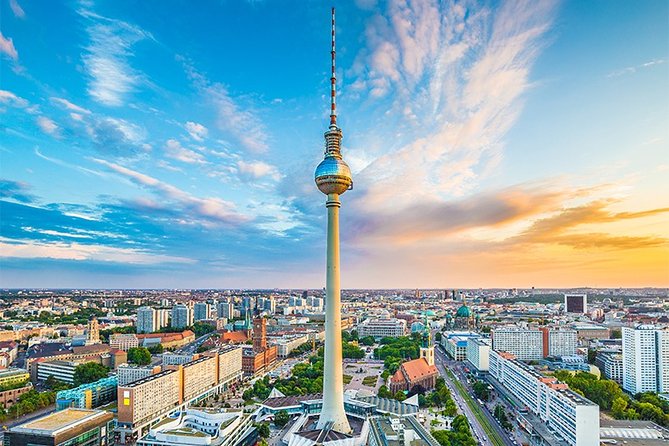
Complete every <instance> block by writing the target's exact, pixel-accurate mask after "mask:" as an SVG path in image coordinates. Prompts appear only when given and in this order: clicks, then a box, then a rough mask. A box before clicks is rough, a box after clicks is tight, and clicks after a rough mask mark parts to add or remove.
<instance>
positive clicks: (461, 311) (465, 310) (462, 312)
mask: <svg viewBox="0 0 669 446" xmlns="http://www.w3.org/2000/svg"><path fill="white" fill-rule="evenodd" d="M471 315H472V311H471V310H470V309H469V307H468V306H467V305H463V306H461V307H460V308H458V312H457V313H455V316H456V317H470V316H471Z"/></svg>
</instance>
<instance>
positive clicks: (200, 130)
mask: <svg viewBox="0 0 669 446" xmlns="http://www.w3.org/2000/svg"><path fill="white" fill-rule="evenodd" d="M186 131H187V132H188V134H189V135H190V137H191V138H193V139H194V140H195V141H200V142H201V141H203V140H204V138H206V137H207V134H208V133H209V130H208V129H207V127H205V126H203V125H202V124H198V123H197V122H192V121H188V122H187V123H186Z"/></svg>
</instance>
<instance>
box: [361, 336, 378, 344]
mask: <svg viewBox="0 0 669 446" xmlns="http://www.w3.org/2000/svg"><path fill="white" fill-rule="evenodd" d="M360 343H361V344H362V345H366V346H372V345H374V343H375V341H374V337H373V336H365V337H364V338H362V339H360Z"/></svg>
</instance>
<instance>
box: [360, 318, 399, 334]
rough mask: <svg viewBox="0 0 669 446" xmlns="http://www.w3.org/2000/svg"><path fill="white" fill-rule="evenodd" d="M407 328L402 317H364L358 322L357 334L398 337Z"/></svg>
mask: <svg viewBox="0 0 669 446" xmlns="http://www.w3.org/2000/svg"><path fill="white" fill-rule="evenodd" d="M406 330H407V322H406V321H405V320H403V319H395V318H387V319H365V320H364V321H363V322H361V323H360V324H358V336H359V337H361V338H364V337H365V336H372V337H373V338H376V339H380V338H384V337H386V336H391V337H398V336H404V334H405V333H406Z"/></svg>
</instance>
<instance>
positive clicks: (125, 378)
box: [116, 364, 161, 386]
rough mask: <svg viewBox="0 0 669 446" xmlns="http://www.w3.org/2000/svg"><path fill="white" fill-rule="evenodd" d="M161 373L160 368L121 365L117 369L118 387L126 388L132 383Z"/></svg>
mask: <svg viewBox="0 0 669 446" xmlns="http://www.w3.org/2000/svg"><path fill="white" fill-rule="evenodd" d="M160 371H161V370H160V366H150V365H149V366H134V365H130V364H121V365H119V366H118V368H117V369H116V376H117V378H118V385H119V386H125V385H126V384H130V383H131V382H135V381H138V380H140V379H143V378H146V377H147V376H151V375H154V374H157V373H159V372H160Z"/></svg>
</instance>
